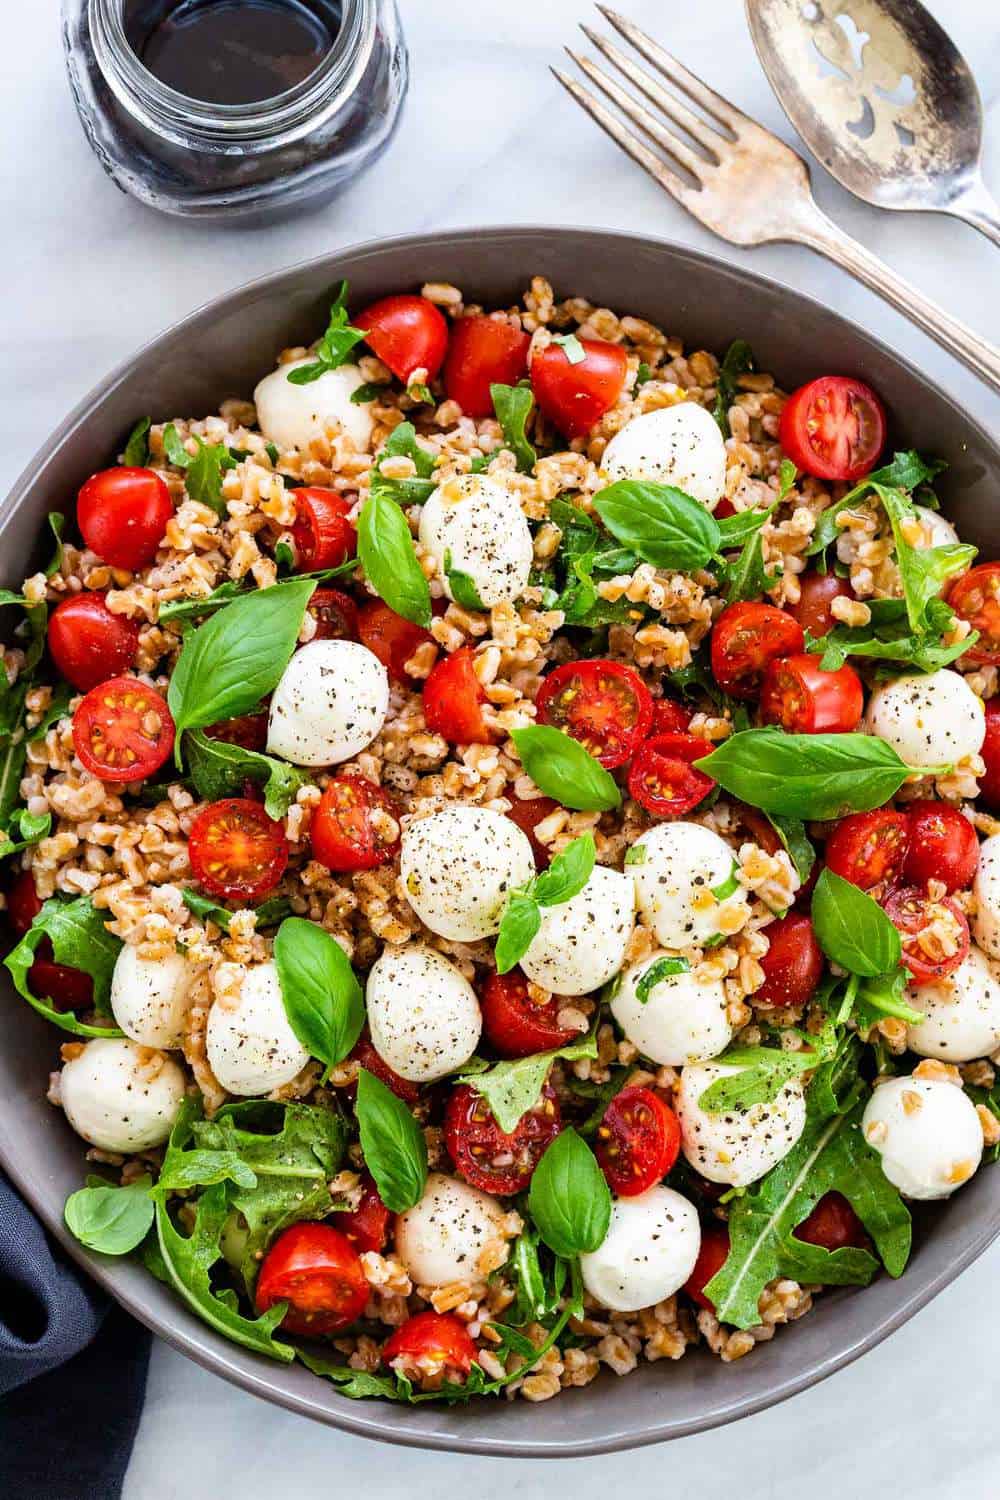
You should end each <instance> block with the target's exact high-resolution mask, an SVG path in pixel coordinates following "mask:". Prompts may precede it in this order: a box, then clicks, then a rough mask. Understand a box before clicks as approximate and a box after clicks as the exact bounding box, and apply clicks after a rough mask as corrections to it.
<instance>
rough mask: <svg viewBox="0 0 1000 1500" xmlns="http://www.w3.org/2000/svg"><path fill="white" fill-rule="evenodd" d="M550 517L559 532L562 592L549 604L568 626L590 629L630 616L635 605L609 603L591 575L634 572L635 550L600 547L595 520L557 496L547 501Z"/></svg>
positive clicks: (623, 601)
mask: <svg viewBox="0 0 1000 1500" xmlns="http://www.w3.org/2000/svg"><path fill="white" fill-rule="evenodd" d="M549 519H550V520H551V521H552V522H553V523H554V524H555V525H556V526H558V527H559V530H560V531H561V532H562V541H561V545H560V548H559V554H558V558H559V561H560V562H561V563H562V564H563V568H564V575H563V584H562V591H561V593H559V594H558V595H557V597H556V598H555V599H553V600H552V601H551V604H550V606H549V607H550V608H552V609H559V610H562V612H563V615H564V617H565V623H566V624H567V625H582V626H586V627H588V628H590V629H594V628H597V627H599V626H601V625H608V624H614V623H616V622H617V621H620V620H627V619H629V618H630V617H632V616H633V614H634V613H635V611H636V606H635V605H633V604H631V603H630V601H629V600H628V599H619V600H616V601H615V602H614V603H612V602H611V601H609V600H607V599H602V598H601V597H600V595H599V594H598V592H597V587H596V585H595V583H594V574H595V573H597V572H600V573H603V574H605V576H606V577H614V576H615V575H616V574H618V573H631V572H633V571H634V569H635V568H636V567H638V565H639V561H640V560H639V558H638V557H637V556H636V555H635V553H634V552H631V551H629V550H628V549H627V548H624V547H606V548H603V549H600V548H599V532H598V528H597V524H596V522H595V521H594V520H593V519H592V518H591V517H590V516H589V515H588V514H587V512H586V511H585V510H581V508H580V507H579V506H578V505H573V504H572V503H571V502H570V501H568V500H563V499H562V498H561V497H559V496H556V497H555V499H553V500H552V501H551V502H550V503H549Z"/></svg>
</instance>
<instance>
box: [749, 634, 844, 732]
mask: <svg viewBox="0 0 1000 1500" xmlns="http://www.w3.org/2000/svg"><path fill="white" fill-rule="evenodd" d="M864 707H865V694H864V689H863V688H862V686H861V678H860V677H859V676H858V674H857V672H855V670H854V668H853V667H850V666H848V665H847V663H846V662H845V663H844V665H843V666H842V667H838V669H837V671H836V672H824V670H823V668H822V667H821V666H820V664H819V657H818V656H810V655H809V654H808V653H807V652H804V651H803V652H800V653H799V654H798V655H796V656H784V657H782V658H781V660H780V661H772V662H771V663H770V664H769V666H768V668H767V671H766V672H765V673H764V682H763V685H762V687H761V692H760V712H761V717H762V718H763V720H764V722H765V723H766V724H780V725H781V727H782V728H783V729H787V730H788V732H789V733H790V734H849V733H850V731H851V730H852V729H857V727H858V725H859V724H860V723H861V715H862V714H863V712H864Z"/></svg>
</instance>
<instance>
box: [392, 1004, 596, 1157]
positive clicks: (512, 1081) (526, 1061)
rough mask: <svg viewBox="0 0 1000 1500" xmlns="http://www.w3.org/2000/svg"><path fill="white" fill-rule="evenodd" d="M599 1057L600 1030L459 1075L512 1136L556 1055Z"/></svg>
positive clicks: (570, 1058) (572, 1058)
mask: <svg viewBox="0 0 1000 1500" xmlns="http://www.w3.org/2000/svg"><path fill="white" fill-rule="evenodd" d="M596 1056H597V1033H596V1032H595V1031H591V1032H588V1034H587V1035H586V1036H585V1037H581V1038H580V1040H579V1041H578V1042H568V1043H567V1044H566V1046H565V1047H556V1048H555V1049H554V1050H553V1051H551V1052H536V1053H535V1054H534V1056H533V1057H517V1058H514V1059H512V1060H511V1061H509V1062H498V1063H494V1065H493V1066H492V1067H491V1068H487V1070H486V1071H485V1072H484V1073H469V1072H465V1073H462V1074H460V1075H459V1076H460V1078H461V1079H462V1081H463V1082H464V1083H469V1084H471V1085H472V1087H473V1088H474V1089H475V1091H476V1093H477V1094H481V1095H482V1097H483V1098H484V1099H485V1100H486V1102H487V1104H488V1105H489V1107H490V1109H491V1111H492V1113H493V1118H494V1119H495V1120H496V1122H497V1124H498V1125H499V1126H500V1129H501V1130H504V1131H506V1132H507V1134H508V1135H509V1134H510V1132H511V1131H512V1130H513V1129H514V1128H515V1126H516V1125H517V1122H518V1121H519V1120H520V1119H521V1117H522V1115H526V1114H527V1113H528V1111H529V1109H534V1107H535V1105H536V1104H537V1103H538V1101H539V1099H540V1098H541V1094H542V1089H543V1088H544V1086H545V1080H546V1078H547V1077H548V1076H549V1069H550V1068H551V1066H552V1064H553V1063H554V1062H555V1060H556V1058H563V1059H564V1061H566V1062H576V1061H577V1060H578V1059H579V1058H581V1057H596ZM366 1155H367V1153H366Z"/></svg>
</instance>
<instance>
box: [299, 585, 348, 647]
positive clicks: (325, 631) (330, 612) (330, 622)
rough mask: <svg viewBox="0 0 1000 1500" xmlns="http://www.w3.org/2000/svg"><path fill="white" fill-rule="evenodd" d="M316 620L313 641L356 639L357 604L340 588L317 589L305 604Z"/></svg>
mask: <svg viewBox="0 0 1000 1500" xmlns="http://www.w3.org/2000/svg"><path fill="white" fill-rule="evenodd" d="M307 608H308V610H309V613H310V614H311V615H312V617H313V619H314V620H315V621H316V634H315V635H314V636H313V640H314V641H356V640H357V638H358V606H357V605H356V604H355V602H354V600H353V599H352V598H351V597H350V596H349V595H348V594H342V593H341V591H340V589H317V590H316V592H315V593H314V594H313V596H312V598H311V599H310V600H309V604H308V606H307Z"/></svg>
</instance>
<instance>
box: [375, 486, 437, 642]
mask: <svg viewBox="0 0 1000 1500" xmlns="http://www.w3.org/2000/svg"><path fill="white" fill-rule="evenodd" d="M358 558H359V559H360V562H361V565H362V567H363V568H364V570H365V577H366V578H367V579H368V582H369V583H370V584H371V586H372V588H373V589H374V590H375V592H376V593H377V594H378V596H379V598H380V599H384V600H385V602H386V604H388V606H389V608H390V609H392V610H395V612H396V614H397V615H402V616H403V618H404V620H411V621H412V622H413V624H414V625H422V626H424V628H425V629H426V627H427V626H428V625H430V623H431V593H430V588H429V587H428V583H427V579H426V578H425V577H424V574H423V571H422V569H421V567H420V564H419V562H418V561H417V554H416V551H415V550H414V546H413V537H412V536H411V535H410V528H409V526H408V524H407V520H406V517H405V516H404V515H403V512H402V511H401V510H400V508H399V506H398V505H397V504H396V503H395V501H393V500H390V499H389V498H388V497H387V496H386V495H385V494H384V493H383V492H382V491H381V490H376V489H372V492H371V494H370V495H369V497H368V499H367V500H366V501H365V503H364V505H363V506H362V508H361V514H360V516H359V517H358Z"/></svg>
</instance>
